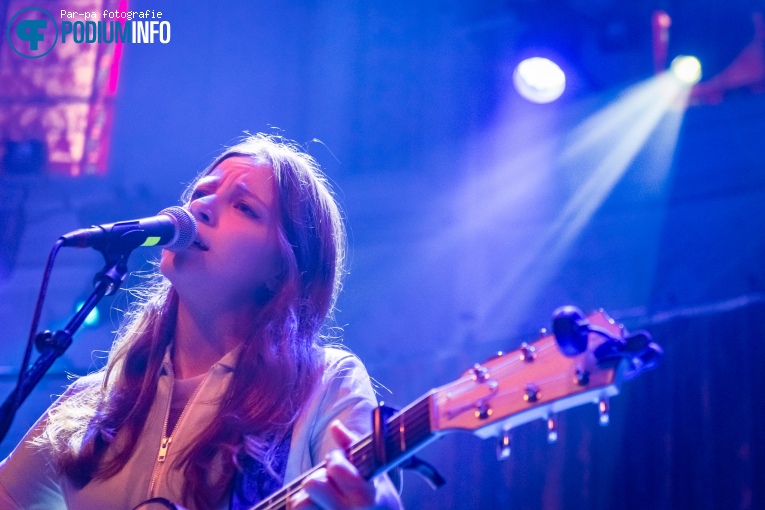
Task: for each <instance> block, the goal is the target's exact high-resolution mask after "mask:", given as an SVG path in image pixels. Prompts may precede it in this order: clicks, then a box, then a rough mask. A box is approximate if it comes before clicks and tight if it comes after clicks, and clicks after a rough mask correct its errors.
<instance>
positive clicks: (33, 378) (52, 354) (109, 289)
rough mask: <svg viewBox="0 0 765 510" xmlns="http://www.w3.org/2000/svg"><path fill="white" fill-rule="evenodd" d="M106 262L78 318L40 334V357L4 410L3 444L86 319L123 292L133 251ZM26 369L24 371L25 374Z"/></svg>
mask: <svg viewBox="0 0 765 510" xmlns="http://www.w3.org/2000/svg"><path fill="white" fill-rule="evenodd" d="M102 253H103V255H104V258H105V259H106V265H105V266H104V268H103V269H102V270H101V271H100V272H99V273H98V274H97V275H96V277H95V285H96V288H95V290H94V291H93V293H92V294H91V295H90V297H88V300H87V301H85V304H84V305H82V307H81V308H80V309H79V310H78V311H77V313H75V314H74V317H72V319H71V320H70V321H69V323H68V324H67V325H66V327H64V329H62V330H60V331H56V332H55V333H51V332H50V331H44V332H42V333H38V334H37V336H36V338H35V344H36V346H37V349H38V351H40V356H39V357H38V358H37V360H36V361H35V362H34V364H33V365H32V366H31V367H30V368H29V370H27V371H26V372H25V375H24V377H23V379H22V380H21V381H20V382H19V383H18V384H17V385H16V387H15V388H14V389H13V391H12V392H11V394H10V395H9V396H8V398H6V399H5V402H3V405H2V407H0V442H2V440H3V439H4V438H5V435H6V434H7V433H8V429H10V427H11V423H12V422H13V418H14V417H15V416H16V411H17V410H18V408H19V406H21V404H22V403H24V401H25V400H26V398H27V397H28V396H29V394H30V393H31V392H32V390H33V389H34V388H35V386H37V384H38V383H39V382H40V380H41V379H42V378H43V376H44V375H45V373H46V372H47V371H48V369H50V367H51V365H53V363H54V362H55V361H56V359H57V358H59V357H60V356H61V355H62V354H64V352H65V351H66V350H67V349H68V348H69V346H70V345H72V337H73V336H74V334H75V333H76V332H77V330H78V329H79V328H80V326H82V323H83V322H85V318H86V317H87V316H88V314H90V312H91V311H93V309H94V308H95V307H96V305H97V304H98V302H99V301H101V298H103V297H104V296H109V295H112V294H114V293H115V292H116V291H117V289H119V287H120V285H122V282H123V281H125V278H126V277H127V274H128V269H127V259H128V257H129V256H130V251H126V252H123V253H107V252H102ZM24 368H26V367H23V368H22V370H23V369H24Z"/></svg>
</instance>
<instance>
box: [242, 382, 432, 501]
mask: <svg viewBox="0 0 765 510" xmlns="http://www.w3.org/2000/svg"><path fill="white" fill-rule="evenodd" d="M432 397H433V394H432V393H428V394H427V395H425V396H423V397H421V398H420V399H418V400H416V401H415V402H414V403H412V404H411V405H409V406H408V407H407V408H405V409H403V410H402V411H400V412H398V413H396V414H395V415H394V416H393V417H391V418H390V419H389V420H388V421H387V427H386V433H385V435H384V437H383V443H382V445H381V446H382V448H381V449H382V450H384V452H381V453H382V459H380V458H379V457H380V455H378V454H377V452H376V450H377V448H376V446H375V442H374V438H373V435H372V434H367V435H366V436H364V437H363V438H361V439H360V440H359V441H357V442H356V443H354V444H353V445H352V446H351V447H350V448H349V449H348V450H347V451H346V452H345V453H346V456H347V457H348V460H349V461H350V462H351V464H353V465H354V466H356V469H358V470H359V473H360V474H361V476H363V477H364V478H365V479H367V480H368V479H370V478H372V477H374V476H376V475H378V474H380V473H383V472H385V471H387V470H389V469H392V468H394V467H396V466H397V465H398V464H400V463H402V462H404V461H405V460H406V459H408V458H409V457H411V456H412V455H414V453H415V452H416V451H417V450H419V449H420V448H422V447H423V446H425V445H426V444H428V443H429V442H430V441H432V440H433V439H435V437H436V434H434V433H433V432H432V430H431V421H430V419H431V407H432ZM323 467H324V463H322V464H319V465H317V466H315V467H314V468H313V469H312V470H310V471H308V472H307V473H304V474H302V475H301V476H300V477H298V478H297V479H295V480H293V481H292V482H290V483H289V484H287V485H285V486H284V487H282V488H281V489H280V490H279V491H277V492H275V493H273V494H272V495H271V496H270V497H269V498H268V499H265V500H263V501H261V502H260V503H258V504H257V505H255V506H254V507H252V508H251V510H282V509H286V508H287V501H288V500H289V498H290V497H292V496H293V495H294V494H295V493H297V492H298V491H299V490H300V488H301V486H302V485H303V482H304V481H305V479H306V478H308V477H309V476H310V475H311V474H312V473H313V472H314V471H316V470H318V469H321V468H323Z"/></svg>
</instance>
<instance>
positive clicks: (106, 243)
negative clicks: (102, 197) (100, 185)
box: [60, 206, 197, 252]
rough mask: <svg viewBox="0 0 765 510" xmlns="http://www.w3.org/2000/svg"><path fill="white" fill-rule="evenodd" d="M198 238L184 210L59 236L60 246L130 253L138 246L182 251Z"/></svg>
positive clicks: (194, 221) (178, 208) (192, 220)
mask: <svg viewBox="0 0 765 510" xmlns="http://www.w3.org/2000/svg"><path fill="white" fill-rule="evenodd" d="M196 238H197V222H196V220H195V219H194V216H192V215H191V213H190V212H189V211H187V210H186V209H184V208H183V207H178V206H173V207H168V208H166V209H162V210H161V211H160V212H159V214H158V215H157V216H151V217H149V218H141V219H138V220H129V221H119V222H117V223H106V224H104V225H94V226H92V227H89V228H81V229H79V230H75V231H73V232H69V233H68V234H64V235H63V236H61V238H60V239H61V240H62V241H63V244H62V246H72V247H75V248H95V249H97V250H99V251H113V250H116V251H123V252H124V251H127V252H129V251H131V250H133V249H134V248H138V247H139V246H162V247H164V248H165V249H166V250H171V251H181V250H185V249H186V248H188V247H189V246H191V243H193V242H194V240H195V239H196Z"/></svg>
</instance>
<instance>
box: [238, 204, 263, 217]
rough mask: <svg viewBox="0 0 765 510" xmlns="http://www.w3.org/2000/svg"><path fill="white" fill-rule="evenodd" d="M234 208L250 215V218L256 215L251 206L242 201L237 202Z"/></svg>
mask: <svg viewBox="0 0 765 510" xmlns="http://www.w3.org/2000/svg"><path fill="white" fill-rule="evenodd" d="M236 208H237V209H239V210H240V211H242V212H243V213H244V214H246V215H247V216H250V217H252V218H257V217H258V213H256V212H255V210H254V209H253V208H252V207H250V206H249V205H247V204H245V203H244V202H242V203H239V204H237V205H236Z"/></svg>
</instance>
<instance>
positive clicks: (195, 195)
mask: <svg viewBox="0 0 765 510" xmlns="http://www.w3.org/2000/svg"><path fill="white" fill-rule="evenodd" d="M205 195H207V193H206V192H204V191H202V190H201V189H195V190H194V192H193V193H192V194H191V200H196V199H198V198H202V197H203V196H205Z"/></svg>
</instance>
